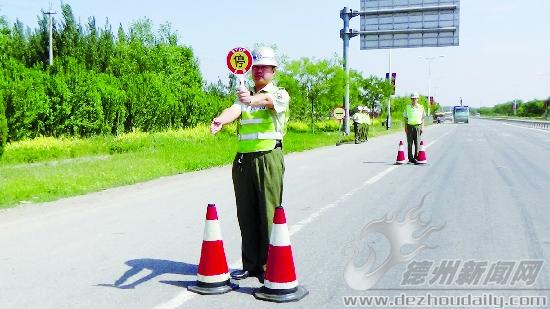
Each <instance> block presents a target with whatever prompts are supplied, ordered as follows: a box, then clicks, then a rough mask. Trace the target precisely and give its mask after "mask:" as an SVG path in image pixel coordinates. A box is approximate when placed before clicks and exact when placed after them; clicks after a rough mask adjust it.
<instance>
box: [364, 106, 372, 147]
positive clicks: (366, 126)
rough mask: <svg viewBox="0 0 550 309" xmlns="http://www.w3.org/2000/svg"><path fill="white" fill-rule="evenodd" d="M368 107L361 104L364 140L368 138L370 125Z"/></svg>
mask: <svg viewBox="0 0 550 309" xmlns="http://www.w3.org/2000/svg"><path fill="white" fill-rule="evenodd" d="M369 113H370V109H369V108H368V107H366V106H363V139H364V141H368V140H369V127H370V125H371V119H370V115H369Z"/></svg>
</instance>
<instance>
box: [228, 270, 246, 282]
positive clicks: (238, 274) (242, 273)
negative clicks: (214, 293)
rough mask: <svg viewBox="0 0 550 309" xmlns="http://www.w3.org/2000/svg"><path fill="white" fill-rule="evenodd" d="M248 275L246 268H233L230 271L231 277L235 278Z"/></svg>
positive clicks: (239, 278)
mask: <svg viewBox="0 0 550 309" xmlns="http://www.w3.org/2000/svg"><path fill="white" fill-rule="evenodd" d="M249 276H250V272H249V271H248V270H244V269H243V270H235V271H232V272H231V278H233V279H235V280H243V279H246V278H248V277H249Z"/></svg>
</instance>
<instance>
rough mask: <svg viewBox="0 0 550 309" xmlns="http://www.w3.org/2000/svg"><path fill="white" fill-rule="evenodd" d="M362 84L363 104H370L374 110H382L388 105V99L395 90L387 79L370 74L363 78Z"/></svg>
mask: <svg viewBox="0 0 550 309" xmlns="http://www.w3.org/2000/svg"><path fill="white" fill-rule="evenodd" d="M360 86H361V91H360V98H361V102H362V105H365V106H368V107H369V108H370V109H371V110H373V111H374V110H378V111H381V110H382V109H384V108H383V107H386V106H387V100H388V98H389V96H390V95H391V94H392V91H393V87H392V85H391V84H390V83H389V82H388V81H387V80H385V79H382V78H379V77H376V76H369V77H368V78H366V79H363V80H361V84H360Z"/></svg>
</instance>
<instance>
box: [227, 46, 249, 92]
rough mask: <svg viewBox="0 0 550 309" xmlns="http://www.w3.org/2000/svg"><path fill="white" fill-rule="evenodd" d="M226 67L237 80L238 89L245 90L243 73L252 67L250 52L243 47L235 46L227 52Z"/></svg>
mask: <svg viewBox="0 0 550 309" xmlns="http://www.w3.org/2000/svg"><path fill="white" fill-rule="evenodd" d="M226 60H227V68H228V69H229V71H231V73H233V74H235V76H236V77H237V79H238V80H239V86H238V89H239V90H245V89H246V87H245V81H244V75H245V74H246V72H248V70H250V68H251V67H252V54H251V53H250V51H248V49H246V48H244V47H235V48H233V49H231V50H230V51H229V53H227V59H226Z"/></svg>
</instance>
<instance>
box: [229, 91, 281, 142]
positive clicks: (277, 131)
mask: <svg viewBox="0 0 550 309" xmlns="http://www.w3.org/2000/svg"><path fill="white" fill-rule="evenodd" d="M275 88H276V87H275ZM279 89H282V88H278V89H277V88H276V90H279ZM283 91H284V89H283ZM285 95H288V94H286V91H285ZM275 99H277V98H275ZM287 120H288V108H287V109H286V111H285V112H281V113H277V112H275V110H273V109H270V108H267V107H265V106H262V107H250V106H243V107H242V108H241V119H240V122H239V135H238V138H239V143H238V146H237V152H239V153H248V152H257V151H268V150H273V149H274V148H275V144H276V141H277V140H282V139H283V136H284V133H285V126H286V122H287Z"/></svg>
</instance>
